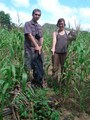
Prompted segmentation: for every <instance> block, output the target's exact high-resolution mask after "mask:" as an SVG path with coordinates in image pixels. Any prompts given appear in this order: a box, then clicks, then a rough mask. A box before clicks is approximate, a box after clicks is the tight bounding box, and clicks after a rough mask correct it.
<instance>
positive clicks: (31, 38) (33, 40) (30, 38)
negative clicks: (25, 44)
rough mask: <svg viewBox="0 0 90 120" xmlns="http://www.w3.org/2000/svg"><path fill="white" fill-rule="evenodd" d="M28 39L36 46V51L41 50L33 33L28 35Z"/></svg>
mask: <svg viewBox="0 0 90 120" xmlns="http://www.w3.org/2000/svg"><path fill="white" fill-rule="evenodd" d="M28 38H29V40H31V41H32V43H33V44H34V46H35V50H40V48H39V46H38V44H37V42H36V41H35V38H34V37H33V36H32V34H31V33H29V34H28Z"/></svg>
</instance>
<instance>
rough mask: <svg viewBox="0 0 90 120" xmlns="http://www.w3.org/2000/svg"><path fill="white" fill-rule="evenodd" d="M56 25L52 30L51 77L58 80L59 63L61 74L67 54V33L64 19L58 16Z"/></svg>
mask: <svg viewBox="0 0 90 120" xmlns="http://www.w3.org/2000/svg"><path fill="white" fill-rule="evenodd" d="M57 27H58V30H57V31H55V32H53V45H52V50H51V51H52V63H53V71H52V72H53V79H54V80H57V81H58V70H59V65H60V68H61V73H60V74H61V75H62V74H63V71H64V62H65V59H66V55H67V44H68V35H67V33H66V31H65V20H64V19H63V18H60V19H59V20H58V21H57ZM63 83H64V82H63Z"/></svg>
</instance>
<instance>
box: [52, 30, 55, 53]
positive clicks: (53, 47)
mask: <svg viewBox="0 0 90 120" xmlns="http://www.w3.org/2000/svg"><path fill="white" fill-rule="evenodd" d="M55 45H56V32H53V42H52V49H51V51H52V54H53V55H54V52H55Z"/></svg>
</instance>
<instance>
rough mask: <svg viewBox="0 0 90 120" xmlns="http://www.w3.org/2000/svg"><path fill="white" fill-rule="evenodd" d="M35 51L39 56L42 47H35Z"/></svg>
mask: <svg viewBox="0 0 90 120" xmlns="http://www.w3.org/2000/svg"><path fill="white" fill-rule="evenodd" d="M35 50H37V51H38V52H39V54H41V50H42V46H38V45H37V46H36V47H35Z"/></svg>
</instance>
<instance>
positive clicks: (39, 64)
mask: <svg viewBox="0 0 90 120" xmlns="http://www.w3.org/2000/svg"><path fill="white" fill-rule="evenodd" d="M40 16H41V11H40V10H39V9H34V10H33V12H32V20H31V21H28V22H26V23H25V26H24V36H25V43H24V50H25V66H26V69H27V70H28V74H29V78H30V80H31V81H32V83H35V84H37V85H39V86H42V79H43V61H42V45H43V35H42V28H41V26H40V25H39V24H38V22H37V21H38V20H39V19H40Z"/></svg>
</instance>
